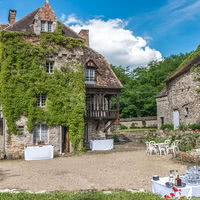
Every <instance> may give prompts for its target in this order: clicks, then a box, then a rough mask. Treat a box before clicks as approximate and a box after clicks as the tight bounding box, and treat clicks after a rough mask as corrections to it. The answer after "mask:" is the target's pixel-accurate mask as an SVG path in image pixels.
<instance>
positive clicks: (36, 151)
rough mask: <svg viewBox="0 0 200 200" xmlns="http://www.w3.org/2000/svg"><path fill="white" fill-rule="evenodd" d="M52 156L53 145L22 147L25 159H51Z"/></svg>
mask: <svg viewBox="0 0 200 200" xmlns="http://www.w3.org/2000/svg"><path fill="white" fill-rule="evenodd" d="M53 156H54V146H53V145H41V146H29V147H25V148H24V158H25V160H26V161H30V160H46V159H53Z"/></svg>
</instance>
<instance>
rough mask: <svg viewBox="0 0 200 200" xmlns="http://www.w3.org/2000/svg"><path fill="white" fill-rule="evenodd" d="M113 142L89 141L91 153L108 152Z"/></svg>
mask: <svg viewBox="0 0 200 200" xmlns="http://www.w3.org/2000/svg"><path fill="white" fill-rule="evenodd" d="M113 144H114V140H90V149H91V150H92V151H109V150H112V149H113V146H114V145H113Z"/></svg>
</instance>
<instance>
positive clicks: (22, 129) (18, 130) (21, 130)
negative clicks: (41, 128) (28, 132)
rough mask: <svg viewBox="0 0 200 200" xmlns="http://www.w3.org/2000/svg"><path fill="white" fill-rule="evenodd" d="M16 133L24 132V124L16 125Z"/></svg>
mask: <svg viewBox="0 0 200 200" xmlns="http://www.w3.org/2000/svg"><path fill="white" fill-rule="evenodd" d="M17 134H24V126H17Z"/></svg>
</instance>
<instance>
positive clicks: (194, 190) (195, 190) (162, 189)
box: [152, 177, 200, 197]
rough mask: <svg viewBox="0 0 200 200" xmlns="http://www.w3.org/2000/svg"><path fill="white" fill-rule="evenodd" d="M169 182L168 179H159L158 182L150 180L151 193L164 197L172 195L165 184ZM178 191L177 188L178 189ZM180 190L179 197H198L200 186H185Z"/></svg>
mask: <svg viewBox="0 0 200 200" xmlns="http://www.w3.org/2000/svg"><path fill="white" fill-rule="evenodd" d="M166 182H169V177H164V178H160V180H159V181H154V180H152V192H153V193H156V194H159V195H161V196H163V197H164V195H169V196H170V193H174V192H173V191H172V188H168V187H166V185H165V183H166ZM178 189H179V188H178ZM180 189H181V196H185V197H200V185H186V187H184V188H180Z"/></svg>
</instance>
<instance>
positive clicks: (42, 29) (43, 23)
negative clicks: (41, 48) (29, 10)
mask: <svg viewBox="0 0 200 200" xmlns="http://www.w3.org/2000/svg"><path fill="white" fill-rule="evenodd" d="M45 24H46V23H45V21H41V32H45Z"/></svg>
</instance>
